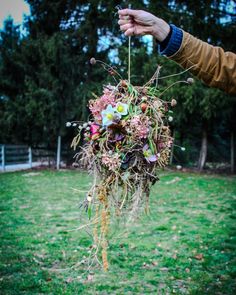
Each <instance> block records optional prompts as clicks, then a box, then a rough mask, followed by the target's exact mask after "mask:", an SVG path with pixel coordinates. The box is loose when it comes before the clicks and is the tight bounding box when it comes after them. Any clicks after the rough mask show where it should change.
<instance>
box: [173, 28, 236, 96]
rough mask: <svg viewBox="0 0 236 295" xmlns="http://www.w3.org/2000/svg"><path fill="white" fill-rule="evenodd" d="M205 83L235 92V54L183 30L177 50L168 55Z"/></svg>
mask: <svg viewBox="0 0 236 295" xmlns="http://www.w3.org/2000/svg"><path fill="white" fill-rule="evenodd" d="M169 58H170V59H172V60H174V61H175V62H177V63H178V64H180V65H181V66H182V67H183V68H184V69H188V68H191V69H190V72H192V73H193V74H194V75H195V76H197V77H198V78H200V79H201V80H202V81H203V82H205V83H206V84H207V85H209V86H212V87H217V88H220V89H222V90H224V91H226V92H228V93H230V94H236V54H234V53H232V52H225V51H224V50H223V49H222V48H221V47H216V46H212V45H210V44H208V43H206V42H203V41H201V40H199V39H197V38H195V37H193V36H192V35H190V34H189V33H187V32H184V31H183V40H182V44H181V46H180V48H179V50H178V51H177V52H176V53H175V54H174V55H172V56H170V57H169Z"/></svg>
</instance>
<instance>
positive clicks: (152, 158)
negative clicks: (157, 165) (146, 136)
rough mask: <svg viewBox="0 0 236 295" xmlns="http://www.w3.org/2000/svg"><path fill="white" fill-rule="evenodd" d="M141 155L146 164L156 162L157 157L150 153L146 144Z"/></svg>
mask: <svg viewBox="0 0 236 295" xmlns="http://www.w3.org/2000/svg"><path fill="white" fill-rule="evenodd" d="M143 155H144V157H145V159H146V160H147V162H156V161H157V156H156V155H154V154H153V153H152V151H151V149H150V148H149V146H148V144H145V146H144V147H143Z"/></svg>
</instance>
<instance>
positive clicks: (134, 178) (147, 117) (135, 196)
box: [72, 80, 176, 270]
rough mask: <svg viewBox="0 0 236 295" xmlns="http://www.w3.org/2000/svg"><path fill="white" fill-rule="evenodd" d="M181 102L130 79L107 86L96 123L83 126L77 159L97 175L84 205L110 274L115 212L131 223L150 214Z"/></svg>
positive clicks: (98, 100) (94, 104) (94, 106)
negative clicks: (152, 194) (173, 111)
mask: <svg viewBox="0 0 236 295" xmlns="http://www.w3.org/2000/svg"><path fill="white" fill-rule="evenodd" d="M175 104H176V101H175V100H174V99H172V101H171V102H166V101H163V100H162V99H161V96H160V93H159V92H158V90H157V88H156V87H151V82H150V83H147V84H146V85H144V86H133V85H131V84H130V83H129V82H128V81H126V80H120V81H119V83H118V84H117V85H116V86H111V85H106V86H105V87H104V89H103V93H102V95H101V96H96V95H95V94H94V99H92V100H90V101H89V109H90V111H91V116H90V120H89V121H88V122H87V123H84V124H82V125H79V127H78V134H77V136H76V137H75V138H74V139H73V142H72V147H73V148H74V149H76V147H77V145H78V144H79V142H80V141H81V140H82V141H83V142H84V144H83V145H82V146H80V151H79V152H78V153H77V154H76V158H77V160H78V162H79V163H81V164H82V165H83V166H85V167H86V168H87V169H88V171H89V172H91V173H92V174H93V177H94V183H93V185H92V187H91V188H90V190H89V191H88V193H87V196H86V199H85V201H84V205H85V207H86V209H87V212H88V216H89V219H90V223H89V224H90V225H92V226H93V227H94V229H93V234H94V245H95V248H96V251H95V252H96V253H97V251H98V248H99V247H100V249H102V261H103V267H104V270H107V268H108V262H107V247H108V241H107V233H108V226H109V220H110V217H111V214H112V215H115V216H121V215H124V214H127V215H128V217H127V220H130V219H132V218H134V217H135V216H136V215H137V213H138V212H139V210H140V208H145V210H146V211H148V201H149V193H150V187H151V186H152V185H153V184H155V183H156V181H157V180H158V176H157V172H158V169H159V168H162V167H165V166H166V165H167V164H168V161H169V157H170V153H171V146H172V143H173V139H172V137H171V132H170V128H169V127H168V121H171V119H172V117H171V116H169V114H170V112H171V111H170V110H169V109H170V107H173V106H174V105H175Z"/></svg>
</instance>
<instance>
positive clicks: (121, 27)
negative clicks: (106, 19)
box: [120, 23, 134, 32]
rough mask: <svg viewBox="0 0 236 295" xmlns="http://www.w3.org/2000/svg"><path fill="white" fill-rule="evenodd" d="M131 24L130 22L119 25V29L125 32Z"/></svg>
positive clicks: (131, 26)
mask: <svg viewBox="0 0 236 295" xmlns="http://www.w3.org/2000/svg"><path fill="white" fill-rule="evenodd" d="M133 27H134V26H133V24H132V23H126V24H124V25H122V26H120V29H121V31H123V32H126V31H127V30H129V29H131V28H133Z"/></svg>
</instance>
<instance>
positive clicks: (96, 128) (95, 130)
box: [90, 124, 100, 134]
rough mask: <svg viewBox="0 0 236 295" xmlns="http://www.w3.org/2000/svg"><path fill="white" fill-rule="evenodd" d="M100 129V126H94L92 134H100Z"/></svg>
mask: <svg viewBox="0 0 236 295" xmlns="http://www.w3.org/2000/svg"><path fill="white" fill-rule="evenodd" d="M99 129H100V126H99V125H98V124H92V125H91V126H90V132H91V133H92V134H96V133H99V132H98V130H99Z"/></svg>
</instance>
